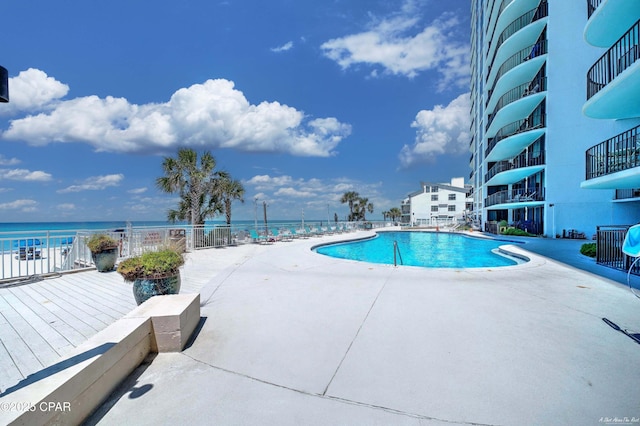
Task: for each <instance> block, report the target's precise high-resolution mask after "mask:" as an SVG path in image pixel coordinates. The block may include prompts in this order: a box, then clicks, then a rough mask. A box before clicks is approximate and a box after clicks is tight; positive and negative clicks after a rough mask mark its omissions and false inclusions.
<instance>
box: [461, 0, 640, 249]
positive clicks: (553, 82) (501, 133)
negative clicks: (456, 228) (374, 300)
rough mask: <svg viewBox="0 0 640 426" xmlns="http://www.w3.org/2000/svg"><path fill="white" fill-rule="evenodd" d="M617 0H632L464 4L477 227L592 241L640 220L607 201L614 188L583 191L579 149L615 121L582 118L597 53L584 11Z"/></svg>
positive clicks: (480, 0) (610, 130)
mask: <svg viewBox="0 0 640 426" xmlns="http://www.w3.org/2000/svg"><path fill="white" fill-rule="evenodd" d="M616 2H620V3H634V4H635V3H640V1H636V0H587V1H566V0H549V1H547V0H472V2H471V14H472V33H471V48H472V52H471V105H472V106H471V121H472V124H471V134H472V139H471V141H470V150H471V153H472V154H471V158H470V166H471V169H472V172H471V179H470V180H471V183H472V184H473V186H474V194H473V197H474V213H473V214H474V216H475V220H476V222H477V223H478V224H479V225H481V226H482V228H483V229H484V230H487V231H491V232H495V231H496V230H497V223H498V222H499V221H501V220H506V221H507V222H509V223H511V224H514V225H516V226H518V227H520V228H522V229H526V230H527V231H529V232H532V233H536V234H541V235H547V236H549V237H554V236H556V235H561V236H562V235H563V234H565V235H568V233H569V232H570V231H577V234H585V235H587V236H588V237H590V236H591V235H593V234H594V233H595V230H596V226H597V225H606V224H611V223H632V222H633V221H634V220H635V221H638V220H640V216H639V215H637V213H638V212H640V204H638V205H636V206H633V207H630V205H628V206H622V204H621V203H616V202H613V200H614V199H615V193H616V191H615V188H616V187H615V186H609V187H607V188H606V189H600V190H590V189H587V188H585V187H584V185H582V186H581V183H582V182H583V181H584V180H585V170H586V164H585V152H586V151H587V149H589V148H590V147H592V146H594V145H595V144H596V143H598V142H599V141H603V140H605V139H607V138H610V137H611V135H612V134H616V133H617V132H616V131H615V130H616V128H617V127H619V126H620V125H621V124H620V123H618V122H615V121H613V120H605V121H603V120H594V119H592V118H589V117H588V115H590V113H589V110H590V108H591V107H590V103H589V102H594V101H591V100H590V101H587V104H585V99H586V98H587V89H586V86H587V84H586V76H587V72H588V71H589V70H590V68H591V67H592V66H593V65H594V63H596V62H597V61H598V60H599V59H598V58H599V57H600V56H601V55H602V54H603V51H602V49H600V50H599V49H597V48H594V47H593V46H591V45H589V44H588V43H587V42H586V41H585V37H587V35H588V34H589V31H590V29H589V27H590V26H591V23H592V20H593V19H594V16H595V14H593V15H591V18H589V15H588V13H589V11H590V10H591V9H592V7H591V6H593V5H594V4H600V6H599V7H598V8H595V9H596V13H597V9H599V8H602V7H605V6H606V4H607V3H616ZM634 22H635V21H634ZM606 25H612V26H616V25H618V21H615V22H608V23H607V24H606ZM629 26H630V24H627V25H626V27H625V29H624V30H622V31H616V32H618V33H620V34H618V35H617V36H615V37H613V41H611V43H615V40H617V39H618V38H619V37H620V36H621V35H622V33H624V32H625V31H626V30H627V29H628V28H629ZM585 28H586V30H585ZM603 32H605V33H606V32H607V30H604V31H603ZM636 37H637V30H636ZM588 39H589V38H588V37H587V40H588ZM607 43H609V42H607ZM610 45H611V44H609V45H608V46H610ZM636 46H637V45H636ZM589 72H590V71H589ZM598 72H600V71H598ZM598 76H600V74H598ZM635 77H636V78H635V80H636V81H637V80H639V79H638V76H637V75H636V76H635ZM632 78H633V77H632ZM598 82H600V80H598ZM598 84H601V83H598ZM635 99H636V101H637V99H638V98H637V97H636V98H635ZM583 106H584V109H585V113H584V114H583ZM585 114H586V115H585ZM591 116H593V115H591ZM608 118H614V117H610V116H608ZM587 155H588V154H587ZM639 186H640V185H639ZM634 212H635V213H634ZM574 234H576V232H573V233H572V235H574Z"/></svg>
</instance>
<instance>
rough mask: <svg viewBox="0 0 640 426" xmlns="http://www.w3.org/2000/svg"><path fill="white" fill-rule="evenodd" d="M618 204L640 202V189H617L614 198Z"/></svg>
mask: <svg viewBox="0 0 640 426" xmlns="http://www.w3.org/2000/svg"><path fill="white" fill-rule="evenodd" d="M613 200H614V201H616V202H626V201H636V202H638V201H640V188H630V189H616V195H615V196H614V197H613Z"/></svg>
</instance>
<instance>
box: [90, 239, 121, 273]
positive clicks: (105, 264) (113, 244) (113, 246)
mask: <svg viewBox="0 0 640 426" xmlns="http://www.w3.org/2000/svg"><path fill="white" fill-rule="evenodd" d="M86 244H87V247H89V250H90V251H91V259H92V260H93V263H94V264H95V265H96V269H97V270H98V272H108V271H113V267H114V266H115V264H116V260H118V241H117V240H115V239H114V238H112V237H110V236H109V235H107V234H94V235H92V236H91V237H89V238H88V239H87V240H86Z"/></svg>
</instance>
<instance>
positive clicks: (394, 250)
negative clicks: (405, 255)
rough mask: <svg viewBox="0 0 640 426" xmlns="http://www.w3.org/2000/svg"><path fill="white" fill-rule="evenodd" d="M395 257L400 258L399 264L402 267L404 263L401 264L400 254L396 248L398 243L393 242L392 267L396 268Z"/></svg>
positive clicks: (398, 248)
mask: <svg viewBox="0 0 640 426" xmlns="http://www.w3.org/2000/svg"><path fill="white" fill-rule="evenodd" d="M396 254H397V256H396ZM397 257H399V258H400V264H401V265H404V263H403V262H402V254H401V253H400V247H398V242H397V241H394V242H393V266H398V262H397Z"/></svg>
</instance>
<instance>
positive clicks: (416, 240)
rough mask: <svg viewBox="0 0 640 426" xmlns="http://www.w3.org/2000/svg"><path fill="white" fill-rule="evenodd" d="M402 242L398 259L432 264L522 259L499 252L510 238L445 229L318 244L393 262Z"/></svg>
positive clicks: (329, 250) (337, 253)
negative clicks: (470, 234) (395, 252)
mask: <svg viewBox="0 0 640 426" xmlns="http://www.w3.org/2000/svg"><path fill="white" fill-rule="evenodd" d="M394 241H397V242H398V249H399V252H400V256H401V257H402V262H401V261H400V256H398V257H397V263H398V264H399V265H400V264H402V265H408V266H423V267H428V268H483V267H496V266H511V265H516V264H518V263H519V262H518V261H516V260H515V259H513V258H511V257H505V256H502V255H499V254H496V253H495V251H497V250H496V249H497V248H498V247H499V246H501V245H504V244H505V243H507V242H506V241H499V240H489V239H483V238H474V237H468V236H465V235H462V234H452V233H445V232H407V231H399V232H380V233H378V234H377V235H376V236H375V237H373V238H369V239H366V240H358V241H347V242H343V243H336V244H328V245H325V246H320V247H316V248H315V251H316V252H317V253H320V254H324V255H326V256H332V257H338V258H341V259H351V260H359V261H364V262H371V263H385V264H390V265H393V243H394Z"/></svg>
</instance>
